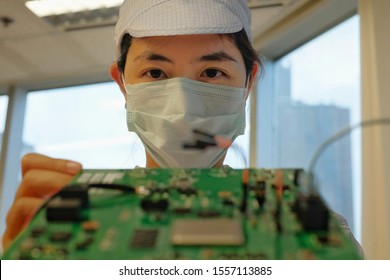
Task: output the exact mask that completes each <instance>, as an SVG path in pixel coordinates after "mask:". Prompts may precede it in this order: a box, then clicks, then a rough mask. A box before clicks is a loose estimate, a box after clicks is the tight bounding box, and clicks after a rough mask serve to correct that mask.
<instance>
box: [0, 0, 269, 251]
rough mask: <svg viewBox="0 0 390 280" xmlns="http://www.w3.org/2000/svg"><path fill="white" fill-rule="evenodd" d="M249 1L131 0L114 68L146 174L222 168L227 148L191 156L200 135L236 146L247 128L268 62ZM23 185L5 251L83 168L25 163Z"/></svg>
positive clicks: (46, 161)
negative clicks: (256, 45) (248, 110)
mask: <svg viewBox="0 0 390 280" xmlns="http://www.w3.org/2000/svg"><path fill="white" fill-rule="evenodd" d="M250 24H251V16H250V11H249V9H248V7H247V1H246V0H197V1H183V0H170V1H166V0H125V1H124V3H123V4H122V7H121V10H120V15H119V20H118V23H117V25H116V30H115V32H116V34H115V41H116V47H117V50H118V60H117V62H115V63H113V64H112V65H111V67H110V74H111V76H112V78H113V80H115V81H116V83H117V84H118V85H119V87H120V89H121V91H122V93H123V95H124V97H125V100H126V104H127V105H126V107H127V111H128V120H127V121H128V128H129V130H130V131H135V132H136V133H137V134H138V136H139V137H140V139H141V141H142V142H143V144H144V146H145V151H146V159H147V161H146V167H160V166H161V167H174V166H180V167H220V166H222V165H223V161H224V158H225V155H226V151H227V149H226V148H225V149H222V148H209V149H195V150H194V149H189V150H187V149H183V146H182V145H183V143H185V142H186V141H190V140H191V136H192V130H193V129H201V130H202V131H205V132H207V133H210V134H213V135H217V136H223V137H224V138H227V139H228V141H233V140H234V139H235V138H236V137H237V136H238V135H240V134H242V133H243V131H244V127H245V117H244V116H245V101H246V99H247V97H248V95H249V92H250V90H251V88H252V85H253V82H254V81H255V79H256V77H257V75H258V73H259V69H260V68H261V63H260V60H259V59H258V56H257V54H256V52H255V50H254V49H253V47H252V46H251V39H252V34H251V29H250ZM21 166H22V181H21V183H20V186H19V188H18V191H17V193H16V196H15V201H14V204H13V205H12V207H11V209H10V211H9V212H8V215H7V228H6V231H5V234H4V236H3V246H4V248H7V247H8V245H9V244H10V242H11V241H12V240H13V239H14V238H15V237H16V236H17V234H18V233H19V232H20V231H21V229H22V228H23V225H24V222H25V220H26V218H27V217H28V215H29V214H30V213H31V212H32V211H33V210H34V209H36V208H37V207H39V205H40V204H41V203H42V200H43V199H44V198H45V197H46V196H48V195H50V194H51V193H53V192H56V191H57V190H59V189H60V188H61V187H63V186H65V185H66V184H67V183H68V182H69V181H70V180H71V179H72V177H73V176H74V175H75V174H76V173H77V172H79V171H80V170H81V169H82V166H81V164H80V163H77V162H73V161H68V160H63V159H54V158H50V157H47V156H44V155H38V154H28V155H26V156H24V157H23V159H22V162H21Z"/></svg>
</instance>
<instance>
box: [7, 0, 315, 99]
mask: <svg viewBox="0 0 390 280" xmlns="http://www.w3.org/2000/svg"><path fill="white" fill-rule="evenodd" d="M313 1H317V0H249V3H250V5H251V6H253V7H256V8H253V9H252V19H253V31H254V37H255V38H256V37H259V36H260V37H261V35H262V34H263V33H265V32H266V31H267V30H269V29H270V28H272V27H273V26H274V25H275V24H276V23H278V22H280V21H282V20H283V19H284V18H286V17H287V16H289V15H290V14H292V13H293V12H294V11H296V10H297V9H299V8H301V7H302V6H303V5H305V4H307V3H308V2H313ZM24 2H25V1H24V0H0V17H3V18H4V17H7V18H10V19H11V20H12V21H13V22H12V23H9V24H0V91H4V90H5V89H6V88H7V87H8V86H10V85H15V84H16V85H21V86H24V87H26V88H27V89H28V90H33V89H40V88H49V87H51V86H53V87H54V86H61V85H69V84H72V83H73V84H83V83H89V82H94V81H95V82H96V81H107V80H109V75H108V66H109V64H110V63H111V62H112V61H114V60H115V48H114V40H113V36H114V26H113V25H109V26H103V27H95V28H86V29H78V30H72V31H64V30H60V29H58V28H55V27H53V26H51V25H50V24H49V23H47V22H46V21H45V20H43V19H41V18H39V17H37V16H36V15H34V14H33V13H32V12H31V11H30V10H28V9H27V8H26V7H25V5H24ZM0 93H1V92H0Z"/></svg>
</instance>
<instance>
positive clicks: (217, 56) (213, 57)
mask: <svg viewBox="0 0 390 280" xmlns="http://www.w3.org/2000/svg"><path fill="white" fill-rule="evenodd" d="M198 60H199V61H233V62H237V60H236V59H235V58H234V57H232V56H231V55H229V54H227V53H225V52H223V51H220V52H215V53H212V54H207V55H204V56H201V57H200V58H199V59H198Z"/></svg>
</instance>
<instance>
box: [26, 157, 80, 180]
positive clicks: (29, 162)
mask: <svg viewBox="0 0 390 280" xmlns="http://www.w3.org/2000/svg"><path fill="white" fill-rule="evenodd" d="M31 169H45V170H53V171H58V172H63V173H67V174H70V175H75V174H76V173H78V172H79V171H80V170H81V169H82V165H81V164H80V163H78V162H75V161H70V160H65V159H56V158H52V157H48V156H45V155H41V154H35V153H29V154H26V155H25V156H23V158H22V176H24V175H25V174H26V173H27V172H28V171H29V170H31Z"/></svg>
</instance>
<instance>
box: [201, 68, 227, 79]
mask: <svg viewBox="0 0 390 280" xmlns="http://www.w3.org/2000/svg"><path fill="white" fill-rule="evenodd" d="M221 75H224V73H223V72H222V71H220V70H218V69H215V68H209V69H206V70H205V71H204V72H203V73H202V75H201V76H203V77H207V78H216V77H219V76H221Z"/></svg>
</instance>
